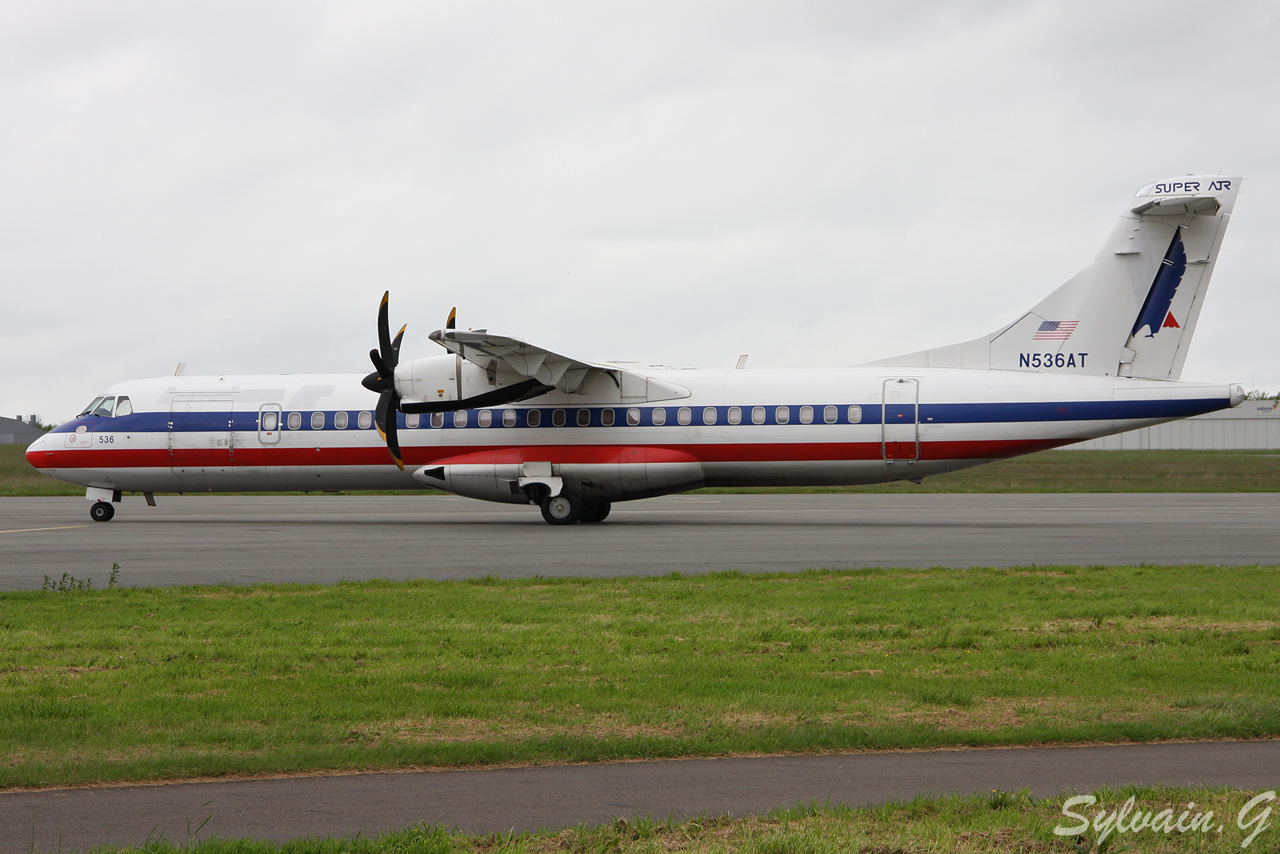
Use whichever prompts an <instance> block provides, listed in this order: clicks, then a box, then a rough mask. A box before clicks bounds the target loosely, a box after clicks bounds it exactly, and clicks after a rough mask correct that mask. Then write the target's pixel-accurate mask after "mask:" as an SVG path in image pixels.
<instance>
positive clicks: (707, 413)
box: [702, 406, 716, 424]
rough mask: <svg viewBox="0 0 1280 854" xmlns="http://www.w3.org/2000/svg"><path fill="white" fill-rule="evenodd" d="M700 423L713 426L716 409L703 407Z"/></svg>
mask: <svg viewBox="0 0 1280 854" xmlns="http://www.w3.org/2000/svg"><path fill="white" fill-rule="evenodd" d="M702 423H703V424H715V423H716V408H715V407H714V406H706V407H703V409H702Z"/></svg>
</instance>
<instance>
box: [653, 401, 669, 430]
mask: <svg viewBox="0 0 1280 854" xmlns="http://www.w3.org/2000/svg"><path fill="white" fill-rule="evenodd" d="M653 423H654V424H656V425H657V426H659V427H661V426H662V425H663V424H666V423H667V410H665V409H663V408H662V407H661V406H658V407H655V408H654V410H653Z"/></svg>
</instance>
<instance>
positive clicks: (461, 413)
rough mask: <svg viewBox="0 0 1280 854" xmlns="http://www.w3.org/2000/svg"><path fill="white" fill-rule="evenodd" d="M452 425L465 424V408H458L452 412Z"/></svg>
mask: <svg viewBox="0 0 1280 854" xmlns="http://www.w3.org/2000/svg"><path fill="white" fill-rule="evenodd" d="M453 426H454V427H466V426H467V410H465V409H459V410H458V411H457V412H455V413H453Z"/></svg>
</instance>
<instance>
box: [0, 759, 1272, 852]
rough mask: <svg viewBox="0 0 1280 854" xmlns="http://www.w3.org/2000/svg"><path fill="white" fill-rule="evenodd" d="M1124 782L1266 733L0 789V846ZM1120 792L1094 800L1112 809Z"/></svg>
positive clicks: (1192, 763)
mask: <svg viewBox="0 0 1280 854" xmlns="http://www.w3.org/2000/svg"><path fill="white" fill-rule="evenodd" d="M1130 783H1132V784H1139V785H1143V784H1146V785H1150V784H1156V783H1167V784H1178V785H1196V784H1207V785H1214V786H1235V787H1239V788H1243V789H1247V790H1250V791H1266V790H1268V789H1276V788H1278V787H1280V741H1262V742H1258V741H1254V742H1210V743H1205V742H1202V743H1193V744H1160V745H1121V746H1105V747H1065V748H1013V749H1005V750H947V751H927V752H910V753H869V754H854V755H839V756H786V757H752V758H743V759H719V760H684V761H665V762H627V763H617V764H606V765H572V766H552V767H538V768H509V769H494V770H487V771H444V772H413V773H397V774H363V775H350V776H337V777H310V778H293V779H274V780H256V781H238V782H221V783H183V784H174V785H167V786H130V787H121V788H93V789H63V790H56V791H47V792H18V793H9V794H0V854H27V852H30V851H54V850H57V851H62V852H67V851H86V850H88V849H89V848H91V847H92V846H94V845H98V844H103V843H108V842H110V843H114V844H132V845H139V844H142V843H143V842H145V841H146V840H147V839H149V838H151V839H155V838H160V837H163V838H166V839H169V840H171V841H175V842H187V841H189V840H192V839H198V838H204V837H207V836H210V835H214V834H216V835H217V836H220V837H223V838H239V837H252V838H259V839H273V840H286V839H292V838H296V837H305V836H342V837H348V836H354V835H356V834H361V835H363V836H371V835H376V834H378V833H381V832H385V831H389V830H395V829H399V828H403V827H407V826H410V825H413V824H415V823H417V822H427V823H439V824H443V825H445V826H446V827H458V828H460V829H462V830H465V831H468V832H471V833H487V832H506V831H511V830H515V831H522V830H535V829H537V828H544V827H545V828H553V829H556V828H563V827H570V826H573V825H575V824H578V823H584V822H585V823H588V824H599V823H603V822H607V821H610V820H612V819H614V818H619V817H627V818H630V817H637V816H646V815H648V816H653V817H654V818H659V819H661V818H666V817H668V816H675V817H678V818H684V817H689V816H694V815H699V814H705V815H721V814H726V813H728V814H734V815H748V814H753V813H760V812H766V811H768V810H770V809H774V808H777V807H784V806H794V805H796V804H798V803H802V802H810V801H815V800H816V801H824V800H830V801H831V802H832V803H846V804H849V805H862V804H878V803H884V802H887V801H895V800H904V799H908V798H911V797H913V796H915V795H917V794H921V793H933V794H946V793H954V794H969V793H975V792H980V793H985V792H989V791H990V790H992V789H1003V790H1005V791H1017V790H1019V789H1021V788H1024V787H1026V788H1029V789H1030V790H1031V794H1032V795H1034V796H1036V797H1044V798H1048V797H1055V796H1058V795H1060V794H1063V793H1067V792H1088V791H1091V790H1093V789H1096V788H1098V787H1100V786H1105V785H1124V784H1130ZM1122 800H1123V798H1117V802H1116V803H1114V804H1106V803H1102V802H1099V805H1098V806H1099V808H1101V807H1110V808H1112V809H1114V808H1116V807H1118V806H1119V805H1120V804H1119V802H1120V801H1122ZM1243 805H1244V802H1243V799H1242V802H1241V804H1240V806H1243ZM1063 820H1064V821H1065V819H1063ZM1228 820H1229V819H1228ZM197 829H198V832H197ZM1266 833H1267V834H1268V835H1276V834H1280V831H1274V830H1269V831H1266ZM1263 841H1265V842H1268V843H1270V842H1272V841H1274V840H1268V839H1264V840H1263ZM1264 847H1266V846H1264Z"/></svg>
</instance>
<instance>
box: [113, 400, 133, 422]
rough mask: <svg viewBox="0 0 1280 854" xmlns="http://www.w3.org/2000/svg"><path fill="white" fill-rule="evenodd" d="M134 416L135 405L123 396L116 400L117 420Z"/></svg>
mask: <svg viewBox="0 0 1280 854" xmlns="http://www.w3.org/2000/svg"><path fill="white" fill-rule="evenodd" d="M132 414H133V404H132V403H130V402H129V398H127V397H123V396H121V397H118V398H116V418H119V417H121V416H123V415H132Z"/></svg>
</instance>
